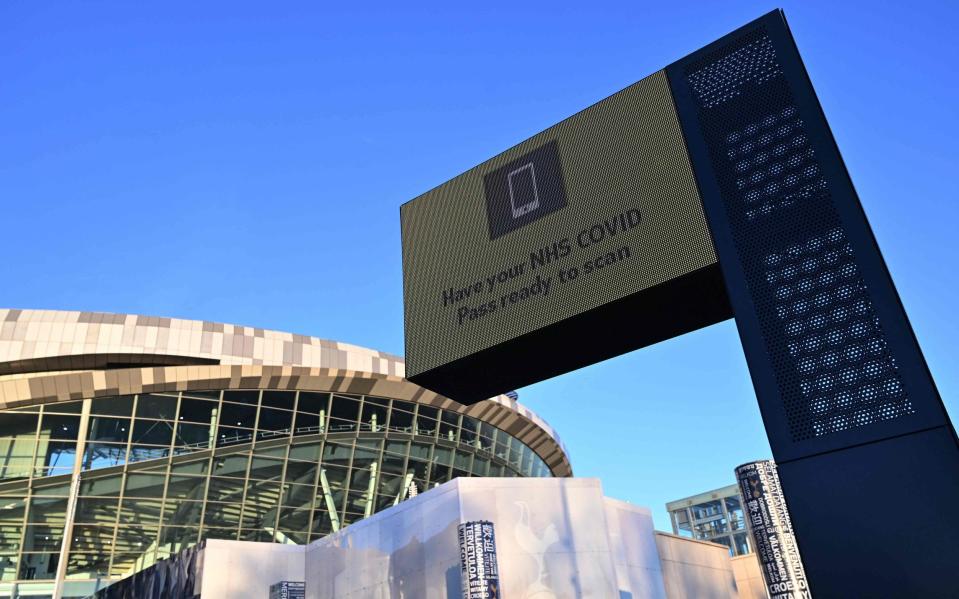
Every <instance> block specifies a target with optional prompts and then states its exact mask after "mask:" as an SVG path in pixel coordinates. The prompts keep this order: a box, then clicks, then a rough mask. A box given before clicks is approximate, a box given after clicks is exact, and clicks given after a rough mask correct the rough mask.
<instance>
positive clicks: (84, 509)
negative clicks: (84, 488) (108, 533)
mask: <svg viewBox="0 0 959 599" xmlns="http://www.w3.org/2000/svg"><path fill="white" fill-rule="evenodd" d="M119 503H120V500H119V499H116V498H100V497H80V498H79V499H77V509H76V512H74V515H73V518H74V521H76V522H84V523H87V524H110V525H112V524H113V523H114V522H116V519H117V507H118V504H119Z"/></svg>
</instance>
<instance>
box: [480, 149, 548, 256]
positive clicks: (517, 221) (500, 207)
mask: <svg viewBox="0 0 959 599" xmlns="http://www.w3.org/2000/svg"><path fill="white" fill-rule="evenodd" d="M483 190H484V192H485V195H486V216H487V222H488V224H489V238H490V240H493V239H496V238H497V237H501V236H503V235H506V234H507V233H509V232H510V231H516V230H517V229H520V228H522V227H525V226H526V225H528V224H530V223H532V222H534V221H537V220H539V219H541V218H543V217H544V216H546V215H548V214H552V213H553V212H556V211H557V210H562V209H563V208H565V207H566V185H565V184H564V183H563V165H562V164H561V162H560V159H559V146H558V144H557V142H556V140H555V139H554V140H553V141H548V142H546V143H545V144H543V145H541V146H539V147H538V148H535V149H533V150H530V151H529V152H527V153H525V154H523V155H522V156H517V157H515V158H513V159H512V160H510V161H509V162H507V163H506V164H501V165H500V166H498V167H497V168H494V169H493V170H491V171H489V172H487V173H486V174H484V175H483Z"/></svg>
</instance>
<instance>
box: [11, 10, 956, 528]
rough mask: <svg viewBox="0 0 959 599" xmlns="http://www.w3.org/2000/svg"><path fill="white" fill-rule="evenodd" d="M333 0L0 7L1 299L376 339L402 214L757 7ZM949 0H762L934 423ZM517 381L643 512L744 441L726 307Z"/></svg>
mask: <svg viewBox="0 0 959 599" xmlns="http://www.w3.org/2000/svg"><path fill="white" fill-rule="evenodd" d="M349 4H350V3H331V2H304V3H300V4H298V3H286V2H285V3H276V2H273V3H264V2H256V3H242V2H237V1H230V2H219V3H217V2H191V3H185V2H184V3H176V2H162V3H154V5H153V6H152V7H147V6H146V5H145V4H143V3H130V2H116V3H110V2H82V3H81V2H69V3H56V2H13V1H9V2H3V3H0V230H2V238H0V239H2V241H0V243H2V246H0V247H2V250H3V251H2V259H0V306H3V307H11V308H47V309H77V310H97V311H110V312H133V313H143V314H150V315H158V316H176V317H183V318H197V319H207V320H215V321H221V322H232V323H237V324H244V325H255V326H260V327H265V328H272V329H280V330H287V331H292V332H297V333H302V334H308V335H315V336H319V337H325V338H330V339H337V340H341V341H348V342H352V343H356V344H359V345H364V346H368V347H373V348H377V349H381V350H384V351H389V352H393V353H402V351H403V321H402V296H401V267H400V241H399V206H400V204H401V203H403V202H405V201H407V200H409V199H411V198H412V197H414V196H416V195H419V194H420V193H422V192H424V191H426V190H428V189H430V188H432V187H434V186H435V185H437V184H439V183H442V182H443V181H446V180H447V179H449V178H451V177H453V176H455V175H457V174H459V173H460V172H462V171H464V170H466V169H468V168H469V167H472V166H474V165H475V164H477V163H478V162H481V161H482V160H484V159H486V158H488V157H489V156H491V155H493V154H495V153H498V152H500V151H502V150H504V149H506V148H508V147H509V146H511V145H513V144H515V143H516V142H518V141H521V140H523V139H525V138H526V137H528V136H530V135H531V134H533V133H535V132H537V131H540V130H541V129H544V128H545V127H547V126H549V125H552V124H554V123H555V122H557V121H559V120H561V119H562V118H564V117H566V116H569V115H570V114H572V113H574V112H576V111H578V110H580V109H582V108H584V107H586V106H588V105H590V104H592V103H593V102H595V101H597V100H599V99H602V98H604V97H605V96H608V95H609V94H611V93H613V92H615V91H617V90H619V89H621V88H623V87H625V86H626V85H629V84H630V83H633V82H634V81H636V80H638V79H640V78H642V77H644V76H646V75H648V74H650V73H652V72H654V71H656V70H658V69H660V68H662V67H663V66H665V65H666V64H667V63H669V62H671V61H673V60H675V59H678V58H680V57H682V56H684V55H685V54H687V53H689V52H691V51H693V50H696V49H697V48H699V47H701V46H703V45H704V44H706V43H708V42H710V41H712V40H713V39H715V38H717V37H719V36H720V35H722V34H725V33H727V32H728V31H730V30H732V29H734V28H736V27H738V26H739V25H742V24H744V23H746V22H748V21H750V20H751V19H753V18H755V17H758V16H760V15H761V14H763V13H765V12H767V11H768V10H770V9H772V8H774V7H775V5H772V4H767V3H758V2H709V3H702V4H696V3H693V2H651V3H644V2H605V1H602V0H592V1H590V2H579V3H562V2H561V3H557V2H548V3H545V2H543V3H541V2H535V1H529V2H522V3H516V2H512V3H503V4H498V3H495V2H486V3H482V4H480V3H462V2H440V3H436V4H433V5H427V4H425V3H419V2H390V3H385V4H384V5H382V6H374V5H371V4H367V3H360V4H357V6H358V8H355V9H344V8H343V7H344V6H348V5H349ZM334 5H336V8H331V7H333V6H334ZM956 6H957V5H956V4H955V3H953V2H945V1H943V2H939V3H929V2H909V3H906V4H903V3H901V2H896V3H893V2H888V3H885V2H876V1H870V2H862V3H858V4H853V3H850V2H836V1H828V2H810V1H802V2H799V1H797V2H787V3H785V6H784V8H785V9H786V15H787V18H788V19H789V22H790V24H791V27H792V30H793V34H794V35H795V37H796V39H797V42H798V45H799V48H800V51H801V53H802V55H803V57H804V59H805V61H806V65H807V68H808V69H809V72H810V75H811V77H812V80H813V83H814V85H815V87H816V90H817V92H818V94H819V97H820V99H821V101H822V103H823V106H824V108H825V112H826V115H827V117H828V118H829V121H830V124H831V126H832V129H833V132H834V134H835V136H836V138H837V141H838V143H839V147H840V149H841V150H842V152H843V156H844V158H845V160H846V163H847V165H848V167H849V169H850V172H851V174H852V178H853V181H854V182H855V184H856V186H857V188H858V190H859V193H860V195H861V197H862V201H863V204H864V206H865V209H866V212H867V214H868V216H869V219H870V221H871V223H872V226H873V229H874V231H875V234H876V237H877V238H878V240H879V243H880V246H881V248H882V250H883V252H884V255H885V258H886V261H887V263H888V265H889V267H890V269H891V271H892V274H893V277H894V279H895V282H896V284H897V286H898V289H899V292H900V294H901V295H902V299H903V302H904V304H905V306H906V309H907V311H908V313H909V316H910V318H911V321H912V324H913V327H914V328H915V330H916V333H917V335H918V337H919V340H920V343H921V344H922V346H923V348H924V350H925V354H926V358H927V360H928V361H929V365H930V367H931V369H932V372H933V374H934V376H935V377H936V379H937V382H938V384H939V389H940V392H941V393H942V395H943V397H944V399H945V402H946V405H947V407H948V408H949V409H950V410H951V412H952V414H953V417H959V400H957V399H956V395H957V392H959V376H957V374H956V371H955V368H954V355H953V354H954V349H955V347H956V341H955V340H956V339H957V338H959V316H957V311H956V308H955V303H956V300H955V297H956V296H955V294H956V293H957V291H959V282H957V276H956V271H955V269H956V266H957V254H959V241H957V233H956V222H957V219H959V206H957V199H959V198H957V193H956V192H957V185H956V181H957V178H956V175H957V169H959V161H957V139H959V127H957V116H956V111H957V107H959V102H957V97H956V96H957V84H956V80H957V77H956V75H957V70H959V69H957V66H956V65H957V64H959V56H957V54H959V52H957V45H956V42H955V31H954V29H955V26H956V23H957V22H959V9H957V8H956ZM360 7H361V8H360ZM520 394H521V399H522V401H523V402H524V403H526V404H528V405H529V406H530V407H532V408H533V409H535V410H536V411H538V412H539V413H540V414H542V415H543V416H544V417H545V418H546V419H547V420H549V421H550V422H551V423H552V424H553V425H554V426H555V427H556V428H557V429H558V430H559V431H560V432H561V434H562V435H563V438H564V439H565V441H566V443H567V445H568V447H569V450H570V452H571V455H572V460H573V466H574V469H575V472H576V474H577V475H580V476H598V477H600V478H602V479H603V483H604V486H605V489H606V492H607V494H609V495H611V496H613V497H617V498H621V499H625V500H628V501H631V502H633V503H638V504H642V505H647V506H650V507H651V508H653V510H654V514H655V516H656V520H657V525H658V526H659V527H660V528H668V527H669V524H668V519H667V517H666V515H665V509H664V507H663V504H664V503H665V502H666V501H668V500H671V499H676V498H679V497H683V496H686V495H689V494H693V493H697V492H701V491H705V490H708V489H711V488H714V487H719V486H722V485H726V484H730V483H731V482H732V481H733V478H732V469H733V468H734V467H735V466H736V465H738V464H739V463H742V462H744V461H748V460H751V459H756V458H765V457H769V446H768V444H767V442H766V439H765V433H764V431H763V428H762V423H761V421H760V417H759V411H758V408H757V406H756V400H755V395H754V393H753V390H752V387H751V384H750V382H749V374H748V372H747V370H746V365H745V360H744V358H743V354H742V350H741V348H740V345H739V340H738V336H737V333H736V328H735V326H734V325H733V323H732V322H726V323H722V324H719V325H716V326H713V327H710V328H708V329H705V330H701V331H698V332H696V333H693V334H689V335H686V336H684V337H682V338H679V339H675V340H672V341H669V342H665V343H662V344H659V345H657V346H654V347H651V348H646V349H643V350H640V351H637V352H633V353H631V354H628V355H626V356H623V357H620V358H617V359H614V360H611V361H608V362H606V363H603V364H600V365H596V366H592V367H590V368H587V369H583V370H580V371H578V372H575V373H571V374H568V375H565V376H563V377H559V378H557V379H554V380H551V381H547V382H543V383H540V384H537V385H534V386H532V387H529V388H527V389H522V390H520Z"/></svg>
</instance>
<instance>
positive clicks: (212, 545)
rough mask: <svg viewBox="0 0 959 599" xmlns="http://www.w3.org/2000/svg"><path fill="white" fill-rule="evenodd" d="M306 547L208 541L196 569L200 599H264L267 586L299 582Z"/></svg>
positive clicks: (268, 590) (267, 593) (303, 565)
mask: <svg viewBox="0 0 959 599" xmlns="http://www.w3.org/2000/svg"><path fill="white" fill-rule="evenodd" d="M305 558H306V546H304V545H280V544H278V543H252V542H249V541H221V540H213V539H211V540H208V541H207V542H206V547H205V548H204V550H203V552H202V557H201V560H202V561H201V564H200V566H199V568H198V570H199V576H200V596H201V597H203V599H207V598H208V597H209V598H210V599H267V598H268V597H269V596H270V585H272V584H273V583H276V582H280V581H281V580H293V581H302V580H303V575H304V571H305V567H306V566H305V564H306V561H305Z"/></svg>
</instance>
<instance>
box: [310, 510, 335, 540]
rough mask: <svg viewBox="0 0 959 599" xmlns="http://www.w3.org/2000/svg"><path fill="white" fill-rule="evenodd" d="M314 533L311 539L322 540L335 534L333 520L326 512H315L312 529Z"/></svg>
mask: <svg viewBox="0 0 959 599" xmlns="http://www.w3.org/2000/svg"><path fill="white" fill-rule="evenodd" d="M310 531H311V532H312V533H313V534H312V535H310V538H311V539H312V538H314V536H315V538H322V537H325V536H327V535H329V534H330V533H332V532H333V520H332V518H330V513H329V512H327V511H326V510H313V524H312V526H311V527H310Z"/></svg>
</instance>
